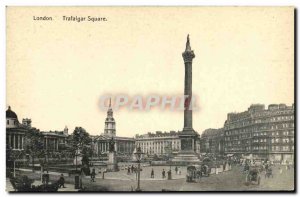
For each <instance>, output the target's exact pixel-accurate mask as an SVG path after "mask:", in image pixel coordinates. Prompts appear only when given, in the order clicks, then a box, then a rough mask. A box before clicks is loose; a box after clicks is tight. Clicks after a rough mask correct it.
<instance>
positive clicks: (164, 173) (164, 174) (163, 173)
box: [162, 169, 166, 179]
mask: <svg viewBox="0 0 300 197" xmlns="http://www.w3.org/2000/svg"><path fill="white" fill-rule="evenodd" d="M162 178H163V179H164V178H166V171H165V169H163V171H162Z"/></svg>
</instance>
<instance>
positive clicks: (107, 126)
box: [104, 98, 116, 137]
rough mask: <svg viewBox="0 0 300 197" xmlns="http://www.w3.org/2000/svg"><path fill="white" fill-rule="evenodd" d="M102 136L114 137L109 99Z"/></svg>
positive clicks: (114, 125) (114, 128) (113, 123)
mask: <svg viewBox="0 0 300 197" xmlns="http://www.w3.org/2000/svg"><path fill="white" fill-rule="evenodd" d="M104 135H107V136H109V137H114V136H116V122H115V119H114V117H113V110H112V107H111V98H110V99H109V106H108V110H107V117H106V119H105V127H104Z"/></svg>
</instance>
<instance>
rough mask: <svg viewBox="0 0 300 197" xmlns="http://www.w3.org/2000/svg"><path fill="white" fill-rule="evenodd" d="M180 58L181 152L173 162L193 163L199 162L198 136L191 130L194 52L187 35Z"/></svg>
mask: <svg viewBox="0 0 300 197" xmlns="http://www.w3.org/2000/svg"><path fill="white" fill-rule="evenodd" d="M182 57H183V60H184V66H185V75H184V95H185V96H186V99H185V103H184V107H185V108H184V127H183V131H182V132H181V133H180V135H179V138H180V141H181V151H180V153H179V154H178V155H177V156H176V157H175V158H174V159H173V161H175V162H184V163H190V162H191V163H193V162H198V161H199V158H198V156H197V154H196V140H197V138H198V135H199V134H198V133H197V132H195V131H194V129H193V110H192V109H190V108H189V106H190V104H191V105H192V103H191V102H192V63H193V59H194V58H195V54H194V51H192V49H191V46H190V39H189V35H188V36H187V41H186V47H185V51H184V52H183V53H182Z"/></svg>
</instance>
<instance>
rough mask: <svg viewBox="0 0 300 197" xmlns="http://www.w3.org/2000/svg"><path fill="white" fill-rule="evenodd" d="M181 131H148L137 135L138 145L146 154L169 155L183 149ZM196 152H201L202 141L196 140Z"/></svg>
mask: <svg viewBox="0 0 300 197" xmlns="http://www.w3.org/2000/svg"><path fill="white" fill-rule="evenodd" d="M179 134H180V132H179V131H178V132H176V131H170V132H161V131H156V132H155V133H151V132H149V133H147V134H143V135H136V136H135V140H136V146H140V147H141V150H142V152H143V153H144V154H147V155H168V154H170V153H172V154H173V153H178V152H179V151H180V150H181V139H180V138H179ZM196 141H197V143H196V152H198V153H199V152H200V142H199V140H196Z"/></svg>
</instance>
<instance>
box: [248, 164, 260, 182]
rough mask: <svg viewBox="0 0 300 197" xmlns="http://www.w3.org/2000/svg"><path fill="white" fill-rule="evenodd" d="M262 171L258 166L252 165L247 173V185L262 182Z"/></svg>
mask: <svg viewBox="0 0 300 197" xmlns="http://www.w3.org/2000/svg"><path fill="white" fill-rule="evenodd" d="M260 178H261V177H260V172H259V169H258V168H257V167H252V168H250V169H249V171H248V173H247V175H246V185H250V184H253V183H254V184H257V185H259V184H260Z"/></svg>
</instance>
